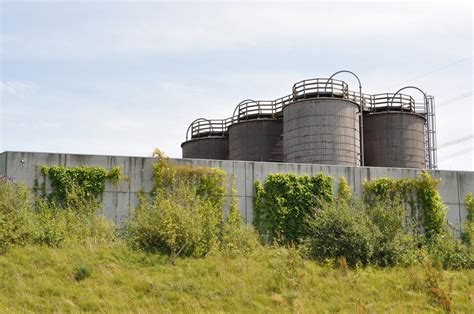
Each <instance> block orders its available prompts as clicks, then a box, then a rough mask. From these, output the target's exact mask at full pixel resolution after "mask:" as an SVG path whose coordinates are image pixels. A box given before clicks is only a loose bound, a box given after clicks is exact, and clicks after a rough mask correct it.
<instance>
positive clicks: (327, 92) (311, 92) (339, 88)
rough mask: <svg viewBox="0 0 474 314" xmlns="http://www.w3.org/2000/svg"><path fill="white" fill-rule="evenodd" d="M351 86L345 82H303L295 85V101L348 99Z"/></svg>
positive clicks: (321, 80) (327, 80) (320, 80)
mask: <svg viewBox="0 0 474 314" xmlns="http://www.w3.org/2000/svg"><path fill="white" fill-rule="evenodd" d="M348 95H349V86H348V85H347V83H346V82H344V81H339V80H334V79H326V78H317V79H309V80H303V81H300V82H298V83H295V84H294V85H293V99H294V100H298V99H305V98H313V97H338V98H348Z"/></svg>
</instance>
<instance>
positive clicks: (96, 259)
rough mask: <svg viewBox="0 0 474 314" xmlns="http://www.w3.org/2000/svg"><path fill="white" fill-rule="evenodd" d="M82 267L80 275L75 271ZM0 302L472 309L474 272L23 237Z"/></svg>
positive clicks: (84, 306)
mask: <svg viewBox="0 0 474 314" xmlns="http://www.w3.org/2000/svg"><path fill="white" fill-rule="evenodd" d="M80 269H85V270H87V271H85V272H86V273H87V274H88V276H83V277H84V278H83V277H81V280H77V279H76V276H77V273H78V271H79V270H80ZM0 278H2V280H0V296H1V297H0V312H3V313H11V312H28V311H30V312H31V311H32V312H58V311H59V312H77V311H106V312H191V311H198V312H223V311H224V312H269V311H276V312H283V313H285V312H336V311H343V312H395V313H406V312H439V313H441V312H443V311H445V310H446V309H448V308H450V309H452V310H455V311H457V312H460V313H463V312H464V313H468V312H469V311H471V310H472V298H473V297H474V288H473V285H474V272H473V271H472V270H464V271H447V270H443V269H442V268H436V267H433V266H429V267H428V266H426V267H425V266H423V265H419V266H413V267H408V268H398V267H393V268H374V267H370V266H369V267H365V268H355V269H348V268H347V267H346V268H345V267H343V266H341V264H340V263H339V264H338V263H336V262H331V261H329V262H328V263H327V264H325V265H323V264H318V263H315V262H312V261H308V260H305V259H303V258H301V256H300V255H299V254H298V252H297V251H296V250H295V249H285V248H277V247H273V248H262V249H259V250H258V251H257V252H255V253H254V254H253V255H248V256H233V257H229V256H228V255H214V256H209V257H207V258H191V257H186V258H177V260H176V265H175V266H172V265H171V264H170V263H169V260H168V257H167V256H165V255H161V254H150V253H144V252H139V251H136V250H133V249H131V248H130V247H128V246H126V245H124V244H120V243H117V244H114V245H113V246H109V247H104V246H99V245H86V246H84V245H82V246H72V247H68V248H65V247H63V248H51V247H48V246H37V245H28V246H26V247H15V248H12V249H11V250H9V251H8V252H7V253H6V254H5V255H3V256H0Z"/></svg>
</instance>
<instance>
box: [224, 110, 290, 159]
mask: <svg viewBox="0 0 474 314" xmlns="http://www.w3.org/2000/svg"><path fill="white" fill-rule="evenodd" d="M282 133H283V121H282V120H278V119H271V118H268V119H267V118H262V119H253V120H242V121H239V122H237V123H234V124H232V125H231V126H229V159H230V160H251V161H283V154H282V151H281V147H282V145H281V144H282V143H281V135H282Z"/></svg>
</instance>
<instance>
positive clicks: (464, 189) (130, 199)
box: [0, 152, 474, 230]
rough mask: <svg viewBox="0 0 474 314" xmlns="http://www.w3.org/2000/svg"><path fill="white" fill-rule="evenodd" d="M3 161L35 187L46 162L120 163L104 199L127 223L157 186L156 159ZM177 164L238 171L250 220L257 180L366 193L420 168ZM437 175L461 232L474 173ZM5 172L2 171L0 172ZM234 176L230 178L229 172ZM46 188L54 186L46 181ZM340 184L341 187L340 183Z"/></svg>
mask: <svg viewBox="0 0 474 314" xmlns="http://www.w3.org/2000/svg"><path fill="white" fill-rule="evenodd" d="M2 160H5V162H4V163H5V165H6V170H5V171H4V172H5V174H6V175H7V176H8V177H12V178H14V179H15V180H16V181H19V182H24V183H26V184H27V185H29V186H31V187H33V186H34V183H35V178H38V180H39V183H41V182H43V181H42V180H43V178H42V176H41V174H40V170H41V167H42V166H44V165H62V166H67V167H74V166H83V165H87V166H99V167H105V168H111V167H114V166H120V167H122V169H123V174H124V175H125V176H126V177H127V179H126V180H122V181H121V182H119V183H118V184H116V185H114V184H111V183H108V184H107V185H106V188H105V193H104V198H103V203H104V212H105V215H106V216H107V217H108V218H109V219H111V220H113V221H115V222H117V223H123V222H124V221H125V220H126V219H127V218H128V217H130V215H131V213H132V212H133V208H134V206H136V204H137V201H138V200H137V193H138V192H139V191H140V189H141V188H143V189H144V190H145V191H146V192H148V191H151V189H152V188H153V181H152V175H153V168H152V165H153V163H155V162H156V159H155V158H144V157H126V156H94V155H70V154H48V153H26V152H4V153H1V154H0V171H1V169H2V168H1V165H2ZM172 162H173V163H175V164H190V165H195V166H207V167H216V168H221V169H222V170H224V171H226V172H227V173H228V174H235V183H236V189H237V191H238V199H239V207H240V210H241V212H242V215H243V216H244V218H245V220H246V221H247V222H248V223H250V222H252V219H253V210H252V198H253V193H254V191H253V184H254V181H255V180H260V181H262V182H263V180H265V178H266V177H267V176H268V175H269V174H271V173H297V174H310V175H311V174H316V173H318V172H323V173H325V174H327V175H330V176H332V177H334V179H335V182H336V183H338V182H339V180H340V177H341V176H344V177H346V178H347V181H348V183H349V184H350V185H351V186H353V187H354V190H355V193H356V194H357V195H359V196H362V190H361V183H362V182H363V181H364V180H365V179H368V180H371V179H375V178H381V177H388V178H414V177H416V176H418V175H419V173H420V172H421V170H416V169H399V168H375V167H374V168H368V167H350V166H332V165H312V164H290V163H269V162H249V161H230V160H204V159H172ZM429 172H430V174H431V175H432V176H434V177H436V178H440V179H441V184H440V193H441V196H442V197H443V201H444V203H445V204H446V205H447V206H448V215H447V216H448V221H449V222H450V223H451V224H453V225H454V226H455V228H457V230H460V226H461V223H462V222H463V221H465V219H466V210H465V206H464V198H465V196H466V194H467V193H468V192H473V193H474V172H467V171H443V170H435V171H429ZM0 174H1V172H0ZM229 177H230V176H229ZM46 186H47V191H51V190H50V186H49V182H48V181H47V180H46ZM335 187H336V185H335Z"/></svg>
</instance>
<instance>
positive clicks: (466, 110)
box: [0, 0, 474, 171]
mask: <svg viewBox="0 0 474 314" xmlns="http://www.w3.org/2000/svg"><path fill="white" fill-rule="evenodd" d="M0 1H1V2H0V3H1V6H0V10H1V30H0V34H1V38H0V45H1V65H0V66H1V67H0V75H1V76H0V92H1V106H0V152H1V151H7V150H11V151H41V152H61V153H82V154H105V155H131V156H150V154H151V153H152V151H153V150H154V149H155V148H159V149H161V150H162V151H164V153H165V154H166V155H168V156H170V157H177V158H179V157H181V147H180V145H181V143H182V142H183V141H184V140H185V136H186V129H187V127H188V125H189V123H190V122H191V121H193V120H194V119H196V118H199V117H205V118H216V119H219V118H227V117H229V116H231V114H232V112H233V110H234V108H235V106H236V105H237V104H238V103H239V102H240V101H242V100H244V99H248V98H250V99H276V98H278V97H281V96H284V95H287V94H289V93H290V92H291V87H292V85H293V84H294V83H295V82H297V81H300V80H303V79H308V78H316V77H329V76H330V75H331V74H333V73H335V72H336V71H339V70H350V71H353V72H355V73H356V74H357V75H358V76H359V77H360V79H361V82H362V86H363V92H364V93H387V92H395V91H397V90H398V89H400V88H402V87H404V86H407V85H415V86H417V87H419V88H421V89H422V90H424V91H426V93H427V94H430V95H434V97H435V99H436V104H437V111H436V114H437V115H436V121H437V139H438V146H439V148H440V149H439V150H438V160H439V162H438V164H439V168H440V169H449V170H470V171H474V158H473V156H474V110H473V102H472V92H473V84H472V83H473V80H472V73H473V64H472V62H473V60H472V47H473V46H472V44H473V42H472V34H473V24H472V12H473V11H472V4H470V2H462V1H460V2H458V1H435V2H426V1H424V2H414V1H401V2H400V1H399V2H380V1H378V2H360V1H349V2H336V1H331V2H321V1H319V2H316V1H313V2H297V3H295V2H268V1H266V2H222V1H221V2H215V1H214V2H196V1H194V2H158V1H49V2H47V1H6V0H0ZM337 78H338V79H341V80H344V81H346V82H347V83H348V84H349V88H350V89H352V90H357V88H358V85H357V84H356V80H355V79H354V78H353V77H351V76H349V75H345V74H343V75H340V76H338V77H337ZM406 93H407V94H410V95H413V97H414V98H417V99H418V98H420V97H421V94H420V93H419V92H416V91H410V90H407V91H406Z"/></svg>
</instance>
